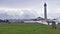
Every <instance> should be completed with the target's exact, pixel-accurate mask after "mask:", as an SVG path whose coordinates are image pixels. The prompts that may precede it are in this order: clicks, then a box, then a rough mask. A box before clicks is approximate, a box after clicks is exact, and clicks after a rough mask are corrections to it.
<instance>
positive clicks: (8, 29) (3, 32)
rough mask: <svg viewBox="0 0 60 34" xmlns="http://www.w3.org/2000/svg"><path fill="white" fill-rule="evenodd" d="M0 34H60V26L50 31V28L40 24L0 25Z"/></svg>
mask: <svg viewBox="0 0 60 34" xmlns="http://www.w3.org/2000/svg"><path fill="white" fill-rule="evenodd" d="M0 34H60V25H57V29H55V30H52V29H51V26H48V25H42V24H36V23H35V24H31V23H29V24H27V23H19V24H17V23H14V24H0Z"/></svg>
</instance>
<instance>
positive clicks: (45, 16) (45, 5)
mask: <svg viewBox="0 0 60 34" xmlns="http://www.w3.org/2000/svg"><path fill="white" fill-rule="evenodd" d="M44 19H45V21H47V4H46V3H44Z"/></svg>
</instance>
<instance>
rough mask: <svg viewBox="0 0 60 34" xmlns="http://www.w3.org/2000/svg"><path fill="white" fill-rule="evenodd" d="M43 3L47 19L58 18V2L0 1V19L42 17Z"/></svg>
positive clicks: (59, 14) (51, 0)
mask: <svg viewBox="0 0 60 34" xmlns="http://www.w3.org/2000/svg"><path fill="white" fill-rule="evenodd" d="M45 2H46V3H47V14H48V18H59V17H60V0H0V19H11V18H17V19H18V18H19V19H21V18H22V19H23V18H36V17H39V16H41V17H44V14H43V13H44V3H45Z"/></svg>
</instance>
